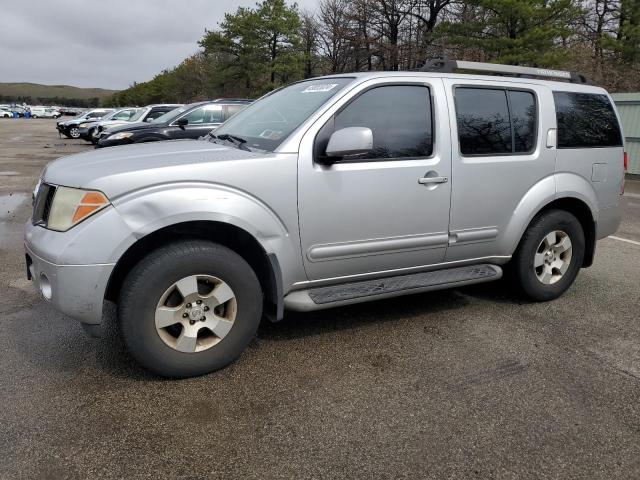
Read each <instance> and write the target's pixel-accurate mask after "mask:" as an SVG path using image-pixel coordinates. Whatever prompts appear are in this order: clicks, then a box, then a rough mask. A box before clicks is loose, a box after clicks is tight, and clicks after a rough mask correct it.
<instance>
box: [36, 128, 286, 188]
mask: <svg viewBox="0 0 640 480" xmlns="http://www.w3.org/2000/svg"><path fill="white" fill-rule="evenodd" d="M271 156H275V154H272V153H264V152H247V151H245V150H240V149H237V148H235V147H227V146H224V145H219V144H215V143H211V142H208V141H204V140H173V141H163V142H152V143H141V144H134V145H126V146H120V147H111V148H104V149H98V150H92V151H90V152H86V153H80V154H77V155H71V156H68V157H63V158H60V159H58V160H54V161H53V162H51V163H49V165H47V167H46V169H45V171H44V173H43V176H42V178H43V180H44V181H45V182H48V183H52V184H54V185H65V186H68V187H76V188H88V189H95V190H100V191H101V192H103V193H104V194H105V195H107V197H109V199H111V200H113V199H114V198H117V197H118V196H120V195H123V194H125V193H129V192H131V191H134V190H137V189H140V188H145V187H149V186H152V185H158V184H162V183H171V182H181V181H183V182H189V181H199V182H217V181H221V179H220V178H219V175H218V174H217V170H218V169H217V166H218V164H229V163H231V162H233V163H234V165H233V169H234V170H237V167H238V166H237V165H236V163H237V162H241V161H243V160H247V161H248V160H260V159H263V158H268V157H271ZM214 164H215V166H216V168H212V167H213V166H214Z"/></svg>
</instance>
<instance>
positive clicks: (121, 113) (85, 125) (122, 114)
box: [78, 107, 139, 142]
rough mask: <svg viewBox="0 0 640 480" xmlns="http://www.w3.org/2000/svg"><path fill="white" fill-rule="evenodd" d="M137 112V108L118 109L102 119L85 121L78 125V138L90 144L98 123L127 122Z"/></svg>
mask: <svg viewBox="0 0 640 480" xmlns="http://www.w3.org/2000/svg"><path fill="white" fill-rule="evenodd" d="M138 110H139V109H138V108H131V107H128V108H120V109H117V110H114V111H113V112H111V113H108V114H107V115H105V116H104V117H101V118H90V119H87V120H85V121H83V122H82V123H80V124H78V133H79V134H80V138H82V139H83V140H86V141H87V142H90V141H91V138H92V137H93V132H94V131H95V130H96V128H98V123H99V122H102V121H109V120H114V121H120V122H127V121H128V120H129V119H131V117H133V116H134V115H135V114H136V113H137V112H138Z"/></svg>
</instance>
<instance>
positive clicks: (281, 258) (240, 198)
mask: <svg viewBox="0 0 640 480" xmlns="http://www.w3.org/2000/svg"><path fill="white" fill-rule="evenodd" d="M113 205H114V207H115V209H116V210H117V212H118V213H119V215H120V217H121V218H122V221H123V222H124V224H125V225H127V227H128V229H129V230H130V231H131V232H132V235H133V237H134V238H135V239H136V240H137V239H140V238H142V237H144V236H146V235H148V234H150V233H153V232H155V231H157V230H160V229H162V228H165V227H168V226H171V225H175V224H178V223H185V222H191V221H199V222H202V221H212V222H222V223H226V224H230V225H233V226H236V227H238V228H240V229H242V230H244V231H245V232H247V233H248V234H250V235H251V236H253V238H255V239H256V241H257V242H258V243H259V244H260V245H261V247H262V248H263V250H264V251H265V252H266V253H267V254H268V255H269V254H272V255H275V257H276V258H277V260H278V262H279V263H280V265H281V267H282V270H283V274H284V276H285V278H284V279H283V280H284V281H285V282H293V281H294V279H293V278H291V279H290V278H288V277H289V275H292V277H296V278H297V277H299V276H300V275H303V273H302V271H301V265H300V264H301V260H300V244H299V240H298V235H297V230H296V228H297V225H291V226H289V225H286V224H285V222H284V221H283V219H282V218H281V217H280V216H279V215H278V214H277V213H276V212H275V211H274V210H273V209H272V208H270V207H269V206H268V205H267V204H266V203H265V202H263V201H261V200H260V199H258V198H257V197H255V196H253V195H250V194H248V193H247V192H245V191H242V190H239V189H236V188H233V187H229V186H226V185H221V184H212V183H204V182H184V183H179V184H171V185H167V184H163V185H156V186H153V187H149V188H145V189H142V190H138V191H135V192H132V193H129V194H126V195H124V196H122V197H119V198H117V199H115V200H114V203H113ZM132 243H133V242H132ZM129 246H130V245H129ZM129 246H127V248H128V247H129ZM124 251H126V249H125V250H122V251H120V252H116V254H115V255H116V256H117V257H119V256H121V255H122V254H123V253H124ZM116 261H117V260H116ZM285 284H286V283H285Z"/></svg>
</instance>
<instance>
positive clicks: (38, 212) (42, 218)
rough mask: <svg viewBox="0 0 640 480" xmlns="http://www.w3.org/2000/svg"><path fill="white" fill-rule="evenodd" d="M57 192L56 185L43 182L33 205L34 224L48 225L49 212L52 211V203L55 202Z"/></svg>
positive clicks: (32, 221)
mask: <svg viewBox="0 0 640 480" xmlns="http://www.w3.org/2000/svg"><path fill="white" fill-rule="evenodd" d="M55 194H56V187H54V186H53V185H48V184H46V183H43V184H41V185H40V188H39V189H38V193H37V195H36V200H35V203H34V205H33V215H32V217H31V223H33V224H34V225H42V226H45V227H46V226H47V222H48V220H49V214H50V213H51V205H52V204H53V196H54V195H55Z"/></svg>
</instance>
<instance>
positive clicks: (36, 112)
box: [29, 107, 62, 118]
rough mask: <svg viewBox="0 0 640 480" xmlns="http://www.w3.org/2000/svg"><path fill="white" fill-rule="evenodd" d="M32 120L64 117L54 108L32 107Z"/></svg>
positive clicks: (30, 109)
mask: <svg viewBox="0 0 640 480" xmlns="http://www.w3.org/2000/svg"><path fill="white" fill-rule="evenodd" d="M29 111H30V112H31V118H60V116H61V115H62V114H61V113H60V112H59V111H58V110H56V109H54V108H52V107H30V108H29Z"/></svg>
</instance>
